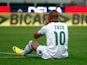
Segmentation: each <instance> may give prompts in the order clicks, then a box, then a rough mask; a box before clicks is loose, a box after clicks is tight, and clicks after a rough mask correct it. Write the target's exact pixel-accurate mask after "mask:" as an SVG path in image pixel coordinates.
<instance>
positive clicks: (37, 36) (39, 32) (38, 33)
mask: <svg viewBox="0 0 87 65" xmlns="http://www.w3.org/2000/svg"><path fill="white" fill-rule="evenodd" d="M46 31H47V29H46V25H45V26H43V27H42V28H41V29H40V30H38V31H37V32H35V33H34V38H36V39H37V38H39V37H41V36H43V35H44V34H45V33H46Z"/></svg>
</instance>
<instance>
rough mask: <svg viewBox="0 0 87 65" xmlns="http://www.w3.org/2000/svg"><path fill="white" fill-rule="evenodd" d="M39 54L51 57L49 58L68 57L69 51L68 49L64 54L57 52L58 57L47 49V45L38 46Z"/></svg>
mask: <svg viewBox="0 0 87 65" xmlns="http://www.w3.org/2000/svg"><path fill="white" fill-rule="evenodd" d="M36 52H37V55H38V56H39V57H41V58H43V59H49V58H66V57H68V52H67V51H66V52H65V53H64V54H62V55H61V54H60V52H58V53H57V56H56V57H53V56H52V55H51V54H49V52H48V51H47V47H46V46H42V45H40V46H38V48H37V50H36Z"/></svg>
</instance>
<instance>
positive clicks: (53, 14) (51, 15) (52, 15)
mask: <svg viewBox="0 0 87 65" xmlns="http://www.w3.org/2000/svg"><path fill="white" fill-rule="evenodd" d="M48 18H49V20H51V19H58V12H57V11H56V10H52V11H51V12H50V13H49V15H48Z"/></svg>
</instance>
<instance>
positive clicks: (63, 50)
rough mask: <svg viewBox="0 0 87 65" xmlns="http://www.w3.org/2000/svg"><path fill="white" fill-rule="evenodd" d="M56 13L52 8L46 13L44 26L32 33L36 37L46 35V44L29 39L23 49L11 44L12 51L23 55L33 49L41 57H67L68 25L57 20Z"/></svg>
mask: <svg viewBox="0 0 87 65" xmlns="http://www.w3.org/2000/svg"><path fill="white" fill-rule="evenodd" d="M58 15H59V13H58V12H57V11H56V10H52V11H51V12H50V13H49V15H48V18H47V20H46V24H45V26H43V27H42V28H41V29H40V30H39V31H37V32H36V33H35V34H34V38H36V39H38V38H39V37H41V36H43V35H46V38H47V42H46V43H47V45H46V46H43V45H39V43H37V42H35V41H32V40H30V41H29V43H28V44H27V45H26V47H25V49H24V50H21V49H19V48H18V47H16V46H13V51H14V52H15V53H17V54H18V55H21V56H25V55H27V54H28V53H31V52H32V51H33V50H35V51H36V53H37V55H38V56H40V57H41V58H43V59H50V58H67V57H68V26H67V25H66V24H65V23H62V22H60V21H58ZM42 43H43V42H42Z"/></svg>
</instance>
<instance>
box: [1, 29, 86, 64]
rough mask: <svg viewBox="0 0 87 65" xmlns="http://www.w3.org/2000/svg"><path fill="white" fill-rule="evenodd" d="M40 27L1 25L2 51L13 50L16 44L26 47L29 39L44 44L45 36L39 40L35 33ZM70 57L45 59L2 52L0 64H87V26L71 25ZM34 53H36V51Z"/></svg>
mask: <svg viewBox="0 0 87 65" xmlns="http://www.w3.org/2000/svg"><path fill="white" fill-rule="evenodd" d="M39 28H40V27H0V52H10V53H13V51H12V46H14V45H16V46H18V47H20V48H24V47H25V45H26V44H27V43H28V41H29V40H31V39H32V40H34V41H38V42H39V43H40V44H42V45H44V44H45V42H46V39H45V36H43V37H42V38H39V39H38V40H36V39H34V38H33V34H34V32H35V31H37V30H38V29H39ZM68 51H69V58H67V59H49V60H44V59H41V58H39V57H37V56H27V57H19V56H17V55H10V54H1V53H0V65H86V64H87V27H69V50H68ZM32 54H34V55H35V52H33V53H32Z"/></svg>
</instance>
